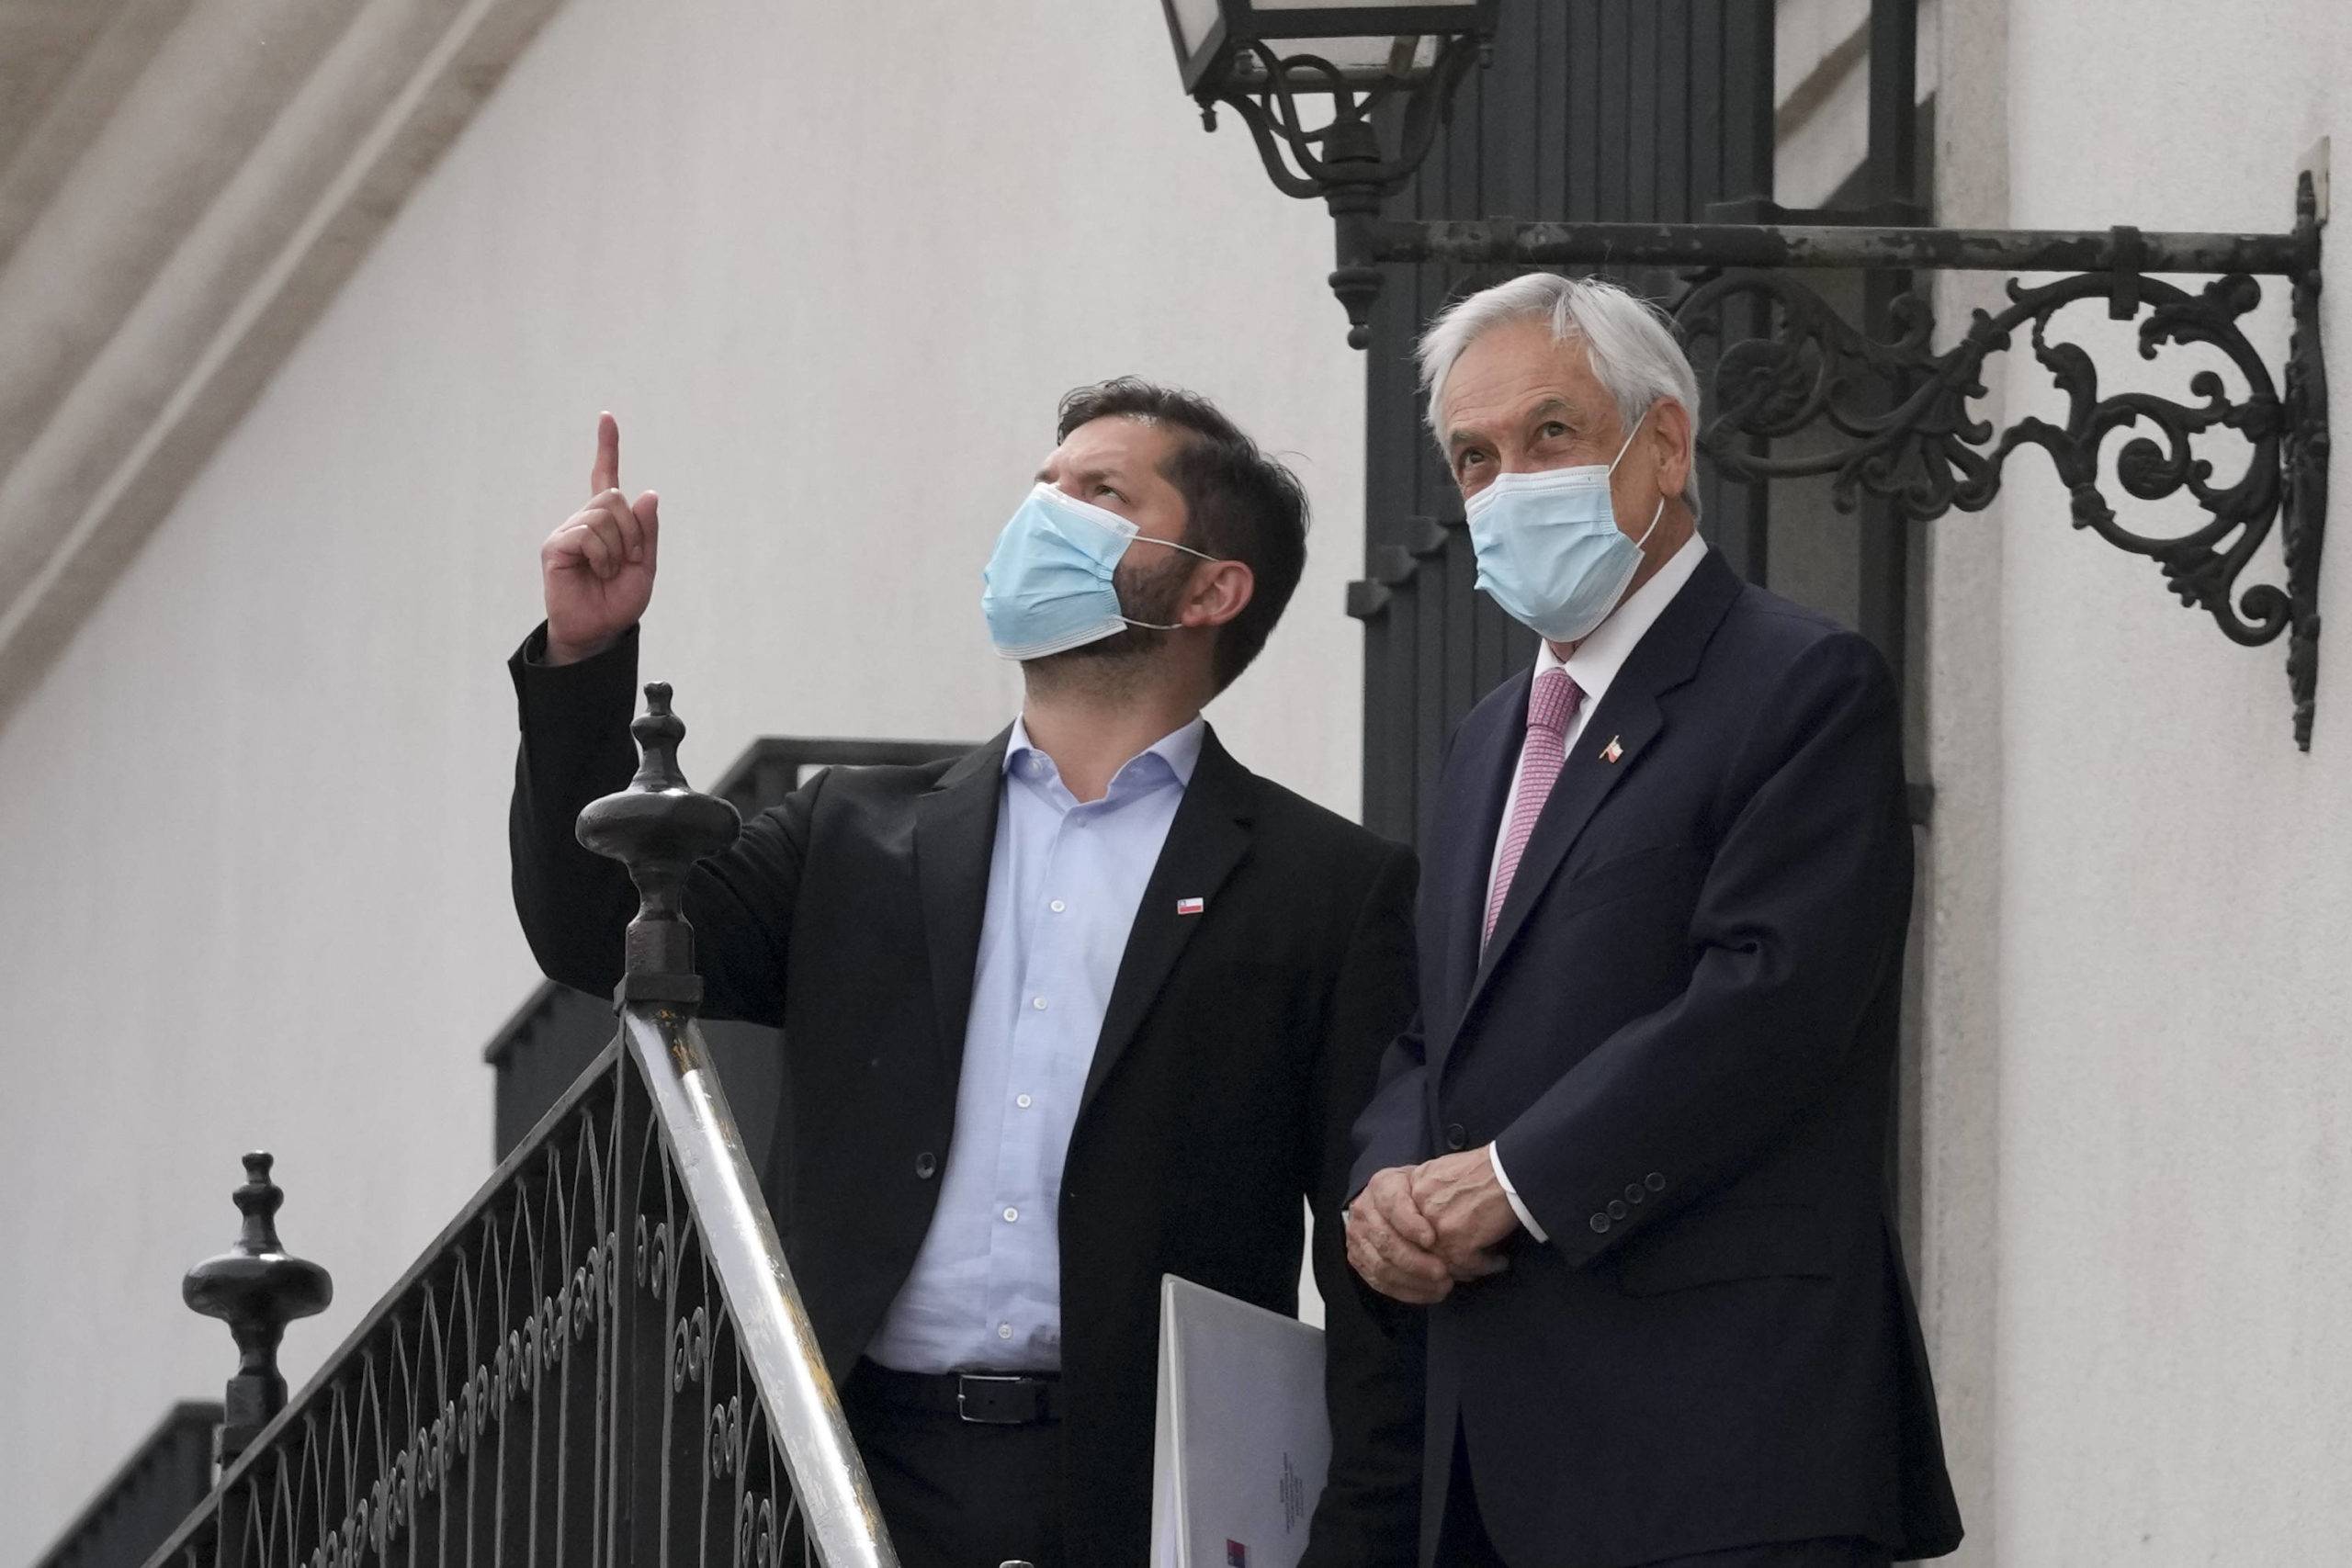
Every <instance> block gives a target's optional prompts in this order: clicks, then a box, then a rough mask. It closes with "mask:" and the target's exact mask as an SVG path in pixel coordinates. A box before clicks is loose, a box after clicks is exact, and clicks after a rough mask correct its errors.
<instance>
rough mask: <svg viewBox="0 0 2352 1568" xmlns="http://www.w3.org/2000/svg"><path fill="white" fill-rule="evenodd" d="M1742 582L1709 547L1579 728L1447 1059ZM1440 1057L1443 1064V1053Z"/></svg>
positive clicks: (1447, 1046)
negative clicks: (1530, 918) (1532, 914)
mask: <svg viewBox="0 0 2352 1568" xmlns="http://www.w3.org/2000/svg"><path fill="white" fill-rule="evenodd" d="M1739 588H1740V582H1739V579H1738V578H1737V577H1736V576H1734V575H1733V574H1732V570H1731V569H1730V568H1729V567H1727V566H1725V565H1724V563H1723V560H1722V558H1721V557H1719V556H1718V555H1717V554H1716V553H1715V552H1714V551H1713V550H1710V551H1708V552H1707V554H1706V555H1705V556H1703V557H1702V558H1700V561H1699V566H1698V570H1695V571H1693V572H1692V573H1691V581H1688V582H1686V583H1684V584H1683V585H1682V589H1681V592H1678V593H1677V594H1676V595H1675V596H1674V599H1673V600H1672V602H1671V603H1669V604H1668V605H1667V607H1666V609H1665V611H1664V612H1663V613H1662V614H1661V615H1659V616H1658V618H1657V622H1656V623H1655V624H1654V625H1653V626H1651V627H1650V629H1649V631H1648V632H1647V633H1646V634H1645V636H1644V637H1642V640H1641V641H1640V643H1639V644H1637V645H1636V646H1635V647H1634V651H1633V652H1632V653H1631V654H1630V655H1628V656H1627V658H1626V660H1625V663H1624V667H1623V669H1621V670H1619V671H1618V672H1617V678H1616V679H1615V680H1614V681H1612V682H1610V686H1609V691H1608V693H1607V694H1606V695H1604V696H1603V697H1602V698H1601V700H1600V706H1598V707H1596V708H1595V709H1593V712H1592V716H1591V718H1589V720H1587V721H1586V723H1585V727H1584V728H1583V730H1582V731H1581V732H1580V733H1579V734H1578V735H1577V741H1576V746H1575V749H1574V750H1571V751H1570V752H1569V754H1568V759H1567V761H1566V764H1565V765H1564V766H1562V768H1561V769H1560V776H1559V778H1558V779H1557V780H1556V781H1555V783H1554V784H1553V785H1552V793H1551V795H1549V796H1548V797H1547V798H1546V799H1545V800H1544V809H1543V811H1542V812H1541V813H1539V814H1538V815H1537V817H1536V818H1535V831H1534V833H1533V835H1532V837H1530V838H1529V840H1527V848H1526V850H1525V852H1522V853H1521V856H1520V861H1519V869H1518V871H1517V872H1516V873H1515V874H1513V875H1512V877H1511V884H1510V892H1509V893H1508V894H1506V895H1505V896H1504V898H1503V907H1502V909H1501V912H1500V913H1499V914H1498V916H1497V918H1496V920H1495V934H1494V936H1493V937H1492V938H1491V939H1490V940H1489V941H1488V942H1487V949H1486V952H1485V953H1484V954H1483V955H1482V956H1481V957H1480V959H1479V962H1478V967H1477V971H1476V976H1474V977H1473V979H1472V981H1471V983H1470V987H1469V991H1468V994H1467V995H1465V996H1464V998H1463V1000H1462V1008H1461V1010H1460V1011H1459V1012H1458V1013H1456V1014H1455V1015H1454V1018H1453V1028H1452V1029H1449V1030H1448V1031H1447V1032H1446V1035H1445V1038H1444V1040H1443V1041H1442V1043H1438V1044H1439V1049H1440V1053H1441V1057H1442V1054H1443V1053H1444V1052H1448V1051H1450V1050H1451V1049H1452V1046H1453V1035H1454V1033H1455V1032H1458V1031H1459V1030H1460V1028H1461V1026H1462V1024H1463V1023H1464V1021H1466V1020H1467V1019H1468V1018H1469V1015H1470V1012H1471V1010H1473V1009H1474V1008H1476V1006H1477V1003H1478V998H1479V997H1480V996H1481V995H1483V994H1484V993H1485V991H1486V988H1487V983H1488V982H1489V981H1490V980H1491V979H1492V978H1493V976H1494V974H1495V970H1496V968H1497V966H1498V964H1500V963H1501V962H1502V960H1503V959H1504V957H1505V956H1506V955H1507V954H1508V953H1510V947H1511V943H1512V941H1513V940H1514V939H1515V938H1516V937H1517V936H1518V935H1519V933H1520V931H1521V929H1522V928H1524V927H1525V925H1526V923H1527V918H1528V915H1529V912H1530V911H1531V910H1532V909H1533V908H1534V907H1535V903H1536V900H1537V899H1539V898H1541V897H1543V894H1544V887H1545V886H1546V885H1547V884H1549V883H1550V881H1551V880H1552V877H1553V875H1554V874H1555V873H1556V872H1558V870H1559V869H1560V863H1561V862H1562V861H1564V860H1565V859H1566V858H1567V853H1568V852H1569V851H1570V850H1571V849H1573V848H1575V847H1576V842H1577V840H1578V839H1579V838H1581V837H1582V836H1583V835H1584V830H1585V828H1586V826H1587V824H1589V822H1591V820H1592V818H1593V814H1594V813H1595V812H1597V811H1599V810H1600V806H1601V803H1602V802H1603V801H1605V800H1607V799H1608V798H1609V795H1610V794H1611V791H1613V790H1614V789H1615V788H1616V787H1617V784H1618V782H1619V781H1620V780H1622V779H1623V778H1625V777H1626V776H1627V775H1628V774H1630V773H1633V771H1634V767H1635V765H1636V764H1637V763H1638V762H1639V761H1640V759H1641V754H1642V753H1643V752H1644V751H1645V750H1648V748H1649V745H1650V742H1651V741H1653V740H1655V739H1657V734H1658V731H1659V730H1660V729H1662V728H1664V727H1665V715H1664V713H1663V711H1662V710H1661V708H1660V706H1659V704H1658V699H1659V698H1660V697H1662V696H1663V695H1665V694H1667V693H1668V692H1669V691H1672V690H1673V689H1674V688H1675V687H1677V686H1679V685H1681V684H1682V683H1683V682H1686V681H1688V680H1690V679H1691V676H1692V675H1693V674H1694V673H1696V672H1697V671H1698V667H1699V659H1700V656H1701V655H1702V653H1704V652H1705V651H1706V646H1707V639H1708V638H1709V637H1713V635H1714V630H1715V627H1716V626H1717V625H1718V624H1719V623H1720V622H1721V621H1722V620H1723V616H1724V611H1725V610H1727V609H1729V608H1730V607H1731V602H1732V600H1733V599H1734V598H1736V596H1737V595H1738V592H1739ZM1522 722H1523V721H1522ZM1612 751H1613V755H1612V754H1611V753H1612ZM1491 847H1492V846H1491V844H1490V845H1489V848H1491ZM1485 915H1486V906H1485V904H1484V902H1483V901H1482V902H1481V903H1480V904H1479V906H1478V909H1477V912H1476V914H1475V915H1473V916H1472V917H1471V918H1472V919H1473V920H1474V921H1480V922H1483V920H1484V919H1485ZM1475 939H1476V930H1475V927H1474V930H1473V940H1475ZM1439 1065H1440V1066H1441V1067H1442V1059H1441V1061H1440V1064H1439Z"/></svg>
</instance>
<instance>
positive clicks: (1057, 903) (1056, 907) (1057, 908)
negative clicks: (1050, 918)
mask: <svg viewBox="0 0 2352 1568" xmlns="http://www.w3.org/2000/svg"><path fill="white" fill-rule="evenodd" d="M1049 907H1050V908H1052V909H1053V911H1054V913H1055V914H1057V915H1058V914H1060V913H1061V912H1062V911H1063V910H1064V909H1067V908H1069V905H1068V904H1065V903H1063V902H1062V901H1061V900H1060V899H1058V898H1057V899H1055V900H1054V901H1053V903H1052V905H1051V906H1049Z"/></svg>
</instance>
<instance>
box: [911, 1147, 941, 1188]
mask: <svg viewBox="0 0 2352 1568" xmlns="http://www.w3.org/2000/svg"><path fill="white" fill-rule="evenodd" d="M938 1169H939V1159H938V1156H935V1155H933V1153H932V1152H931V1151H930V1150H929V1149H925V1150H924V1151H923V1152H922V1153H921V1154H919V1155H917V1156H915V1175H916V1176H917V1177H919V1178H920V1179H922V1180H924V1181H929V1180H930V1179H932V1177H933V1174H934V1173H935V1172H937V1170H938Z"/></svg>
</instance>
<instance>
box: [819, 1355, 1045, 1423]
mask: <svg viewBox="0 0 2352 1568" xmlns="http://www.w3.org/2000/svg"><path fill="white" fill-rule="evenodd" d="M851 1388H852V1390H853V1392H854V1393H858V1394H865V1395H869V1396H871V1397H872V1398H874V1399H876V1400H878V1401H880V1402H881V1403H883V1404H895V1405H898V1406H899V1407H901V1408H902V1409H908V1410H924V1411H929V1412H931V1413H932V1414H933V1415H939V1416H957V1417H959V1418H961V1419H963V1420H966V1421H970V1422H973V1423H975V1424H976V1425H979V1426H984V1427H1028V1426H1034V1425H1035V1424H1036V1423H1038V1422H1040V1421H1058V1420H1060V1419H1061V1418H1062V1380H1061V1374H1060V1373H1059V1372H1042V1373H1038V1372H1033V1373H1025V1374H1015V1373H1007V1372H902V1371H898V1370H897V1369H896V1368H894V1367H886V1366H883V1365H881V1364H880V1363H878V1362H876V1361H867V1360H861V1361H859V1362H858V1363H857V1371H856V1373H855V1375H854V1378H853V1379H852V1381H851Z"/></svg>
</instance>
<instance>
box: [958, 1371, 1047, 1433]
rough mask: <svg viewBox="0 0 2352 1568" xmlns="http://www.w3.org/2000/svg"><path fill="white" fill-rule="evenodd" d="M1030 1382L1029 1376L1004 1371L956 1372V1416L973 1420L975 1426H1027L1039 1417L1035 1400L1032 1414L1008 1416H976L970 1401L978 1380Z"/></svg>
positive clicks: (981, 1381) (984, 1381) (983, 1381)
mask: <svg viewBox="0 0 2352 1568" xmlns="http://www.w3.org/2000/svg"><path fill="white" fill-rule="evenodd" d="M976 1382H978V1383H997V1384H1003V1383H1025V1382H1029V1380H1028V1379H1027V1378H1024V1377H1020V1376H1016V1375H1006V1374H1004V1373H992V1372H959V1373H957V1374H956V1418H957V1419H958V1420H962V1421H969V1422H971V1423H972V1424H973V1425H975V1426H979V1427H1025V1426H1027V1425H1028V1424H1029V1423H1030V1422H1032V1421H1034V1420H1035V1419H1036V1418H1037V1416H1036V1411H1035V1404H1034V1402H1033V1404H1032V1409H1031V1412H1030V1414H1028V1415H1026V1416H1007V1415H992V1416H975V1415H974V1414H973V1413H972V1407H971V1403H970V1401H971V1392H972V1384H974V1383H976Z"/></svg>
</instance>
